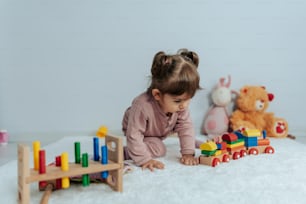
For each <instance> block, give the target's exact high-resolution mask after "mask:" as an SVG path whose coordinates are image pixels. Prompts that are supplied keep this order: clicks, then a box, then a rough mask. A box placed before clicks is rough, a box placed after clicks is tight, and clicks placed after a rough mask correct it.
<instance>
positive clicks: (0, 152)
mask: <svg viewBox="0 0 306 204" xmlns="http://www.w3.org/2000/svg"><path fill="white" fill-rule="evenodd" d="M58 139H59V138H53V139H47V140H44V141H40V142H41V146H45V145H47V144H50V143H52V142H55V141H56V140H58ZM296 141H298V142H301V143H303V144H305V145H306V136H304V137H297V138H296ZM20 143H24V144H27V145H29V146H30V147H31V146H32V142H30V141H23V142H20ZM17 145H18V143H17V142H9V143H8V144H7V145H2V146H1V145H0V166H1V165H3V164H6V163H7V162H9V161H12V160H15V159H17Z"/></svg>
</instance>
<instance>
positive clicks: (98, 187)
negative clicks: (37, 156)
mask: <svg viewBox="0 0 306 204" xmlns="http://www.w3.org/2000/svg"><path fill="white" fill-rule="evenodd" d="M200 139H202V140H204V139H205V138H204V137H201V138H200ZM75 141H80V142H81V151H82V152H86V151H87V152H88V153H89V154H92V137H87V136H82V137H65V138H63V139H61V140H59V141H57V142H55V143H52V144H50V145H47V146H46V147H43V149H45V150H46V152H47V153H46V154H47V162H48V163H49V162H52V161H53V158H54V157H55V156H56V155H59V154H61V153H62V152H64V151H68V152H69V156H70V155H74V149H73V148H74V145H73V143H74V142H75ZM165 143H166V145H167V148H168V153H167V156H166V157H165V158H161V159H160V160H161V161H163V162H164V163H165V167H166V168H165V169H164V170H155V171H154V172H150V171H149V170H144V171H143V170H141V169H140V168H138V167H135V166H134V167H133V168H134V169H133V171H131V172H129V173H128V174H125V175H124V176H123V193H118V192H115V191H113V190H112V189H111V188H110V187H109V186H107V185H106V184H91V185H90V186H89V187H82V185H81V184H78V185H74V184H73V185H71V187H70V188H69V189H66V190H58V191H54V192H53V193H52V195H51V197H50V200H49V203H56V204H61V203H63V204H64V203H65V204H66V203H88V204H89V203H90V204H93V203H107V204H110V203H112V204H126V203H141V204H147V203H152V204H159V203H167V204H169V203H175V204H180V203H182V204H192V203H197V204H200V203H205V204H210V203H213V204H216V203H217V204H222V203H224V204H229V203H241V204H245V203H248V204H251V203H264V204H267V203H268V204H269V203H273V204H274V203H277V204H281V203H284V204H285V203H286V204H289V203H294V204H299V203H300V204H303V203H306V197H305V196H306V146H305V145H303V144H300V143H297V142H296V141H294V140H290V139H271V145H272V146H273V147H274V148H275V154H273V155H266V154H261V155H257V156H247V157H244V158H241V159H239V160H234V161H230V162H229V163H223V164H221V165H219V166H217V167H216V168H213V167H210V166H204V165H199V166H184V165H182V164H180V163H179V162H178V158H179V144H178V139H177V138H176V137H170V138H168V139H166V140H165ZM199 153H200V152H199V151H197V155H199ZM70 157H72V156H70ZM71 159H73V158H70V160H71ZM31 162H32V160H31ZM30 166H32V163H30ZM0 175H1V177H2V179H1V184H2V185H1V186H0V203H16V201H17V162H16V161H12V162H10V163H7V164H5V165H3V166H1V167H0ZM37 186H38V185H37V183H32V184H31V203H39V201H40V199H41V196H42V192H39V191H38V188H37Z"/></svg>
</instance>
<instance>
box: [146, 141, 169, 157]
mask: <svg viewBox="0 0 306 204" xmlns="http://www.w3.org/2000/svg"><path fill="white" fill-rule="evenodd" d="M145 143H146V144H147V147H148V149H149V151H150V152H151V154H152V156H153V157H163V156H165V155H166V151H167V149H166V146H165V144H164V143H163V142H162V140H161V139H159V138H154V139H149V140H147V141H146V142H145Z"/></svg>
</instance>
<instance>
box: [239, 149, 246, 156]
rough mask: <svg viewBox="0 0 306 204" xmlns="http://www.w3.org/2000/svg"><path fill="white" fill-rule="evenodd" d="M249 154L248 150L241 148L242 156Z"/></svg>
mask: <svg viewBox="0 0 306 204" xmlns="http://www.w3.org/2000/svg"><path fill="white" fill-rule="evenodd" d="M246 155H247V151H246V150H244V149H243V150H241V151H240V157H245V156H246Z"/></svg>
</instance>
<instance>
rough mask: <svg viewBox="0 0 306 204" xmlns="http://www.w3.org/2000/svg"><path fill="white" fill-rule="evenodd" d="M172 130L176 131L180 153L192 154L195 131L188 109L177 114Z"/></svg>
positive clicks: (193, 151)
mask: <svg viewBox="0 0 306 204" xmlns="http://www.w3.org/2000/svg"><path fill="white" fill-rule="evenodd" d="M174 131H175V132H177V133H178V137H179V140H180V147H181V154H194V153H195V131H194V127H193V124H192V120H191V117H190V113H189V111H188V110H185V111H184V112H182V113H180V114H179V116H178V118H177V124H176V126H175V128H174Z"/></svg>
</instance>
